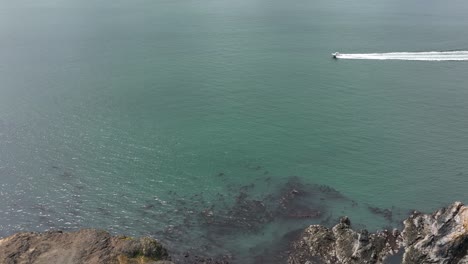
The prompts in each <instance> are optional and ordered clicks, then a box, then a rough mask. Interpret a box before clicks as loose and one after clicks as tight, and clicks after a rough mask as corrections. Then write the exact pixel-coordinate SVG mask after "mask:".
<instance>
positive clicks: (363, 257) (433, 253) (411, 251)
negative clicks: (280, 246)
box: [288, 202, 468, 264]
mask: <svg viewBox="0 0 468 264" xmlns="http://www.w3.org/2000/svg"><path fill="white" fill-rule="evenodd" d="M467 251H468V207H467V206H464V205H463V204H462V203H460V202H455V203H454V204H452V205H451V206H449V207H447V208H442V209H440V210H437V211H436V212H434V213H433V214H422V213H418V212H415V213H414V214H413V215H411V216H410V217H409V218H408V219H406V220H405V221H404V229H403V231H402V232H401V233H400V232H399V231H398V230H396V229H394V230H393V232H389V231H387V230H384V231H380V232H376V233H371V234H369V233H368V232H367V231H366V230H362V231H355V230H353V229H351V222H350V220H349V219H348V218H347V217H343V218H342V219H341V221H340V223H339V224H337V225H335V226H334V227H333V228H332V229H329V228H326V227H323V226H319V225H312V226H309V227H308V228H306V229H305V231H304V232H303V233H302V235H301V236H300V238H299V239H298V240H297V241H295V242H294V243H293V244H292V251H291V253H290V255H289V258H288V263H289V264H299V263H300V264H306V263H307V264H313V263H346V264H354V263H369V264H370V263H403V264H419V263H447V264H449V263H450V264H451V263H468V256H467Z"/></svg>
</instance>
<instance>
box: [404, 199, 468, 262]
mask: <svg viewBox="0 0 468 264" xmlns="http://www.w3.org/2000/svg"><path fill="white" fill-rule="evenodd" d="M403 223H404V226H405V227H404V230H403V232H402V237H403V246H404V247H405V254H404V256H403V263H407V264H413V263H415V264H416V263H467V250H468V207H466V206H464V205H463V204H462V203H461V202H455V203H454V204H452V205H451V206H449V207H447V208H442V209H440V210H438V211H436V212H435V213H433V214H432V215H427V214H421V213H418V212H415V213H414V214H413V215H411V216H410V217H409V218H408V219H406V220H405V221H404V222H403Z"/></svg>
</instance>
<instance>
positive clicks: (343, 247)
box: [0, 202, 468, 264]
mask: <svg viewBox="0 0 468 264" xmlns="http://www.w3.org/2000/svg"><path fill="white" fill-rule="evenodd" d="M403 226H404V227H403V229H402V230H398V229H393V230H382V231H378V232H375V233H369V232H368V231H367V230H353V229H352V225H351V220H350V219H349V218H348V217H342V218H341V219H340V222H339V223H338V224H336V225H335V226H333V227H332V228H327V227H325V226H321V225H311V226H309V227H307V228H306V229H305V230H302V231H300V232H297V233H296V234H294V237H293V238H290V239H291V241H292V242H291V243H290V245H289V249H288V251H287V254H288V257H287V260H285V262H284V263H288V264H316V263H317V264H318V263H327V264H328V263H346V264H355V263H356V264H357V263H369V264H373V263H376V264H378V263H392V264H393V263H403V264H416V263H447V264H449V263H450V264H452V263H460V264H463V263H465V264H468V256H467V251H468V207H467V206H465V205H463V204H462V203H461V202H455V203H453V204H452V205H450V206H448V207H446V208H442V209H439V210H437V211H435V212H434V213H432V214H423V213H420V212H414V213H413V214H412V215H411V216H409V217H408V218H407V219H406V220H404V222H403ZM191 259H192V262H193V263H229V262H228V261H220V260H215V259H206V258H197V257H196V256H192V258H191ZM0 261H1V262H0V263H6V264H10V263H18V264H22V263H35V264H42V263H70V264H75V263H90V264H94V263H118V264H133V263H135V264H136V263H141V264H143V263H145V264H170V263H173V262H171V258H170V256H169V253H168V251H167V250H166V249H165V248H164V247H163V245H161V244H160V243H159V242H158V241H156V240H154V239H152V238H138V239H136V238H129V237H125V236H112V235H110V234H109V233H108V232H106V231H101V230H94V229H83V230H80V231H77V232H69V233H67V232H61V231H51V232H45V233H33V232H29V233H17V234H15V235H12V236H10V237H6V238H3V239H0ZM232 263H236V262H235V261H234V260H233V261H232ZM258 263H266V262H261V261H260V262H258Z"/></svg>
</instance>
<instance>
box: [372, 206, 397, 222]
mask: <svg viewBox="0 0 468 264" xmlns="http://www.w3.org/2000/svg"><path fill="white" fill-rule="evenodd" d="M367 209H369V211H370V212H371V213H373V214H375V215H380V216H382V217H383V218H385V220H387V221H389V222H392V220H393V213H392V210H390V209H386V208H385V209H384V208H379V207H372V206H367Z"/></svg>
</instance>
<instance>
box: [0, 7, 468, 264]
mask: <svg viewBox="0 0 468 264" xmlns="http://www.w3.org/2000/svg"><path fill="white" fill-rule="evenodd" d="M448 50H468V5H467V4H466V3H465V2H464V1H445V2H440V1H434V0H429V1H427V0H424V1H423V0H411V1H400V0H398V1H392V2H376V1H370V0H364V1H359V2H355V1H328V0H327V1H325V0H319V1H304V0H299V1H295V2H294V3H291V2H287V1H279V0H254V1H247V0H239V1H228V0H217V1H214V0H202V1H142V0H139V1H131V2H130V1H108V0H103V1H66V0H63V1H58V0H55V1H52V0H47V1H40V2H38V1H27V0H25V1H14V2H9V1H2V4H1V7H0V81H1V82H0V177H1V183H0V196H1V199H0V235H8V234H11V233H13V232H17V231H21V230H36V231H44V230H48V229H50V228H60V229H66V230H74V229H77V228H81V227H96V228H104V229H108V230H111V231H112V232H115V233H124V234H128V235H153V236H155V237H158V238H159V239H161V240H162V241H163V242H165V243H166V244H167V245H169V246H170V247H171V249H172V251H173V252H176V253H178V252H179V251H185V250H188V249H187V248H190V247H196V246H197V245H200V247H203V249H202V250H201V251H204V252H209V253H210V254H212V255H214V254H233V255H235V256H237V261H239V259H242V262H244V263H247V262H249V261H251V260H252V258H253V257H252V256H253V255H255V254H254V253H252V251H255V252H259V251H261V250H262V246H261V245H262V243H265V241H270V242H271V241H274V240H278V239H279V238H281V237H282V236H283V235H284V234H285V233H287V232H288V231H291V230H294V229H297V228H301V227H304V226H306V225H307V224H309V223H320V222H323V223H325V224H332V223H333V221H334V220H335V219H336V218H337V217H338V216H340V215H343V214H347V215H350V216H351V218H352V221H353V222H354V223H355V224H358V223H359V224H360V225H361V226H363V227H364V226H365V227H367V228H369V229H378V228H382V227H384V226H388V225H393V226H395V225H397V224H398V222H399V221H400V220H401V219H402V218H403V217H404V216H405V215H406V214H407V212H408V211H409V210H411V209H415V208H417V209H419V210H422V211H431V210H433V209H435V208H438V207H440V206H443V205H446V204H448V203H450V202H452V201H454V200H461V201H464V202H466V201H467V199H468V193H467V192H466V191H465V190H466V186H467V183H468V180H467V175H468V165H467V164H468V163H467V160H468V145H467V142H468V136H467V135H468V122H467V121H468V120H467V116H468V104H467V103H466V102H467V100H468V89H467V87H468V77H467V76H468V75H467V72H468V62H421V61H378V60H333V59H331V56H330V53H331V52H335V51H340V52H343V53H374V52H395V51H397V52H398V51H399V52H404V51H406V52H416V51H448ZM291 176H297V178H291ZM291 181H292V182H294V184H292V185H291ZM298 181H299V182H301V183H300V184H299V183H297V182H298ZM288 182H289V185H288ZM252 184H253V185H252ZM307 184H309V185H307ZM319 185H320V186H322V187H323V186H330V187H331V188H333V189H335V190H336V191H338V192H339V193H340V194H341V195H342V196H343V197H344V198H343V197H341V198H336V197H335V196H333V195H330V192H327V191H324V190H327V189H326V188H325V189H324V188H321V189H320V188H319V187H318V186H319ZM288 186H289V187H291V186H294V188H299V187H298V186H302V188H304V190H305V189H308V188H309V189H311V190H314V192H316V193H317V194H316V195H315V194H314V195H312V194H311V195H304V196H301V197H302V198H301V199H302V200H300V203H303V204H309V205H310V204H313V207H314V210H315V209H317V208H316V207H320V211H321V212H322V213H321V214H320V217H311V214H310V212H309V211H307V210H305V212H304V210H302V209H301V210H302V211H301V210H299V209H298V210H299V211H300V212H298V214H299V213H303V214H308V215H309V217H305V218H304V217H299V218H294V217H292V218H288V217H286V218H285V217H284V216H276V217H273V219H270V218H269V217H266V218H265V219H267V220H265V219H264V218H262V219H263V220H259V221H256V220H255V219H254V220H252V221H253V222H254V223H255V224H256V225H257V228H254V229H251V228H247V227H246V225H245V223H244V222H242V221H243V220H239V221H237V223H243V224H240V225H239V226H236V225H235V224H233V223H236V221H234V220H236V219H237V218H236V217H239V216H240V215H239V214H233V213H232V212H233V211H236V210H233V209H232V208H238V207H235V206H236V204H237V205H239V204H244V205H245V203H243V202H245V200H242V199H241V202H240V203H239V199H238V198H239V195H240V194H247V195H248V197H249V199H247V200H248V201H249V202H251V201H253V200H255V201H256V200H258V201H262V202H263V203H265V204H267V205H266V207H268V208H270V207H269V206H271V207H272V208H273V207H275V206H276V205H277V204H278V200H280V199H281V197H282V195H283V196H284V193H283V192H282V191H281V189H282V188H283V189H285V188H286V189H287V188H288ZM294 188H292V189H294ZM292 189H291V190H292ZM291 190H287V191H286V192H285V193H286V194H288V193H290V191H291ZM300 191H301V193H302V191H303V190H302V189H301V190H300ZM333 193H334V192H332V194H333ZM202 196H203V197H202ZM201 197H202V198H201ZM220 197H222V198H220ZM236 197H237V198H236ZM272 197H273V198H272ZM320 198H321V199H320ZM223 199H225V202H221V201H222V200H223ZM248 204H249V203H248ZM268 204H269V205H268ZM213 206H214V207H213ZM260 207H261V206H260ZM368 207H378V208H382V209H383V208H389V209H391V210H392V211H393V218H392V219H391V220H388V219H384V218H383V217H382V215H378V214H377V215H376V214H373V213H372V212H370V211H371V210H369V208H368ZM209 208H214V209H212V210H211V209H210V210H211V211H213V213H214V216H215V217H217V218H216V219H217V220H216V221H215V223H217V224H218V225H221V223H222V224H225V225H228V224H230V225H233V226H236V227H235V228H232V229H229V228H228V229H229V230H227V231H226V230H225V227H223V228H218V227H216V230H213V229H212V226H213V223H212V220H211V218H209V219H208V221H207V219H205V218H206V214H205V216H203V214H204V212H205V213H206V212H208V211H207V210H208V209H209ZM256 208H257V209H258V207H256ZM262 208H263V207H262ZM249 210H251V211H252V212H257V211H256V210H255V209H252V208H250V209H249ZM240 211H242V210H240ZM240 211H239V212H240ZM247 211H248V210H247ZM236 212H237V211H236ZM242 212H245V210H244V211H242ZM258 213H259V214H262V211H261V210H259V212H258ZM200 215H202V216H201V218H200ZM218 215H219V217H218ZM253 215H255V214H253ZM253 215H248V217H247V218H249V217H251V218H252V217H253ZM227 216H232V217H234V220H233V221H234V222H232V221H231V222H230V221H224V222H223V221H221V222H220V220H218V219H221V218H223V217H226V219H230V218H229V217H227ZM327 217H330V219H331V220H330V221H328V222H326V221H325V220H324V219H326V218H327ZM241 218H242V217H241ZM253 218H255V217H253ZM223 219H224V218H223ZM249 219H250V218H249ZM257 220H258V219H257ZM324 221H325V222H324ZM220 229H222V230H221V231H220ZM200 241H201V242H200ZM252 249H253V250H252ZM194 251H195V252H196V251H197V250H194ZM246 259H248V260H246Z"/></svg>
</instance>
